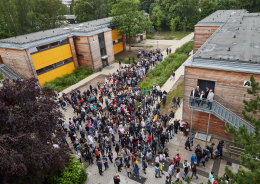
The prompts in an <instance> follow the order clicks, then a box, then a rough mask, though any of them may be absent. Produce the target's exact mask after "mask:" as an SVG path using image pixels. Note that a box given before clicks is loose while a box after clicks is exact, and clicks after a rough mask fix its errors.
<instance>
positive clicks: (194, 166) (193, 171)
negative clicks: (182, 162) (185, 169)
mask: <svg viewBox="0 0 260 184" xmlns="http://www.w3.org/2000/svg"><path fill="white" fill-rule="evenodd" d="M191 171H192V174H191V178H192V177H193V176H196V179H198V178H199V177H198V176H197V166H196V164H192V166H191Z"/></svg>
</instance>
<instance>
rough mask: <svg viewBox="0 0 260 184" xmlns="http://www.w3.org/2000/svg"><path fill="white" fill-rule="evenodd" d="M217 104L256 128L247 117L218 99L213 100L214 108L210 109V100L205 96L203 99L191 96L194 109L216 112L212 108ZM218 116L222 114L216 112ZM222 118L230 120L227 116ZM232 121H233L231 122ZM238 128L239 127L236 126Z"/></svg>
mask: <svg viewBox="0 0 260 184" xmlns="http://www.w3.org/2000/svg"><path fill="white" fill-rule="evenodd" d="M215 105H217V106H220V107H222V108H223V109H225V110H226V111H228V112H229V113H231V114H232V115H233V116H235V117H236V118H238V119H240V120H241V121H242V122H244V123H245V124H247V125H248V126H250V127H251V128H253V129H254V126H253V125H251V124H250V123H248V122H247V121H246V120H245V119H243V118H241V117H240V116H238V115H237V114H236V113H235V112H233V111H231V110H230V109H229V108H227V107H225V106H223V105H222V104H221V103H219V102H218V101H217V100H215V99H214V100H213V101H212V102H211V106H212V108H211V109H209V106H210V104H209V100H207V99H206V98H203V99H201V98H200V97H191V96H190V101H189V107H190V108H194V109H200V110H202V111H203V112H210V111H212V112H215V111H214V110H212V109H213V108H214V106H215ZM213 114H216V113H213ZM216 115H218V116H220V114H216ZM222 119H224V120H225V121H227V122H229V121H228V120H226V118H225V117H222ZM229 123H231V122H229ZM236 128H238V127H236Z"/></svg>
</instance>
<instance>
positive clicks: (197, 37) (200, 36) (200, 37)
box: [193, 26, 219, 53]
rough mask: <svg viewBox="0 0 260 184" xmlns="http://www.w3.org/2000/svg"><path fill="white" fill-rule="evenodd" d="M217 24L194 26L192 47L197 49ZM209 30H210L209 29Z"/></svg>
mask: <svg viewBox="0 0 260 184" xmlns="http://www.w3.org/2000/svg"><path fill="white" fill-rule="evenodd" d="M218 28H219V26H196V27H195V31H194V49H193V52H194V53H195V52H197V50H198V49H199V48H200V47H201V46H202V45H203V44H204V43H205V42H206V41H207V40H208V39H209V37H210V36H211V35H212V34H213V33H214V32H215V31H216V30H217V29H218ZM209 30H210V31H209Z"/></svg>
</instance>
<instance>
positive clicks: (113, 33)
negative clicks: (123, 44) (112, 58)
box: [112, 29, 123, 41]
mask: <svg viewBox="0 0 260 184" xmlns="http://www.w3.org/2000/svg"><path fill="white" fill-rule="evenodd" d="M118 30H119V29H115V30H112V41H115V40H119V39H121V38H123V36H122V35H118Z"/></svg>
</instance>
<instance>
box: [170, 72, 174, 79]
mask: <svg viewBox="0 0 260 184" xmlns="http://www.w3.org/2000/svg"><path fill="white" fill-rule="evenodd" d="M170 80H173V81H174V80H175V72H173V73H172V77H171V79H170Z"/></svg>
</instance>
